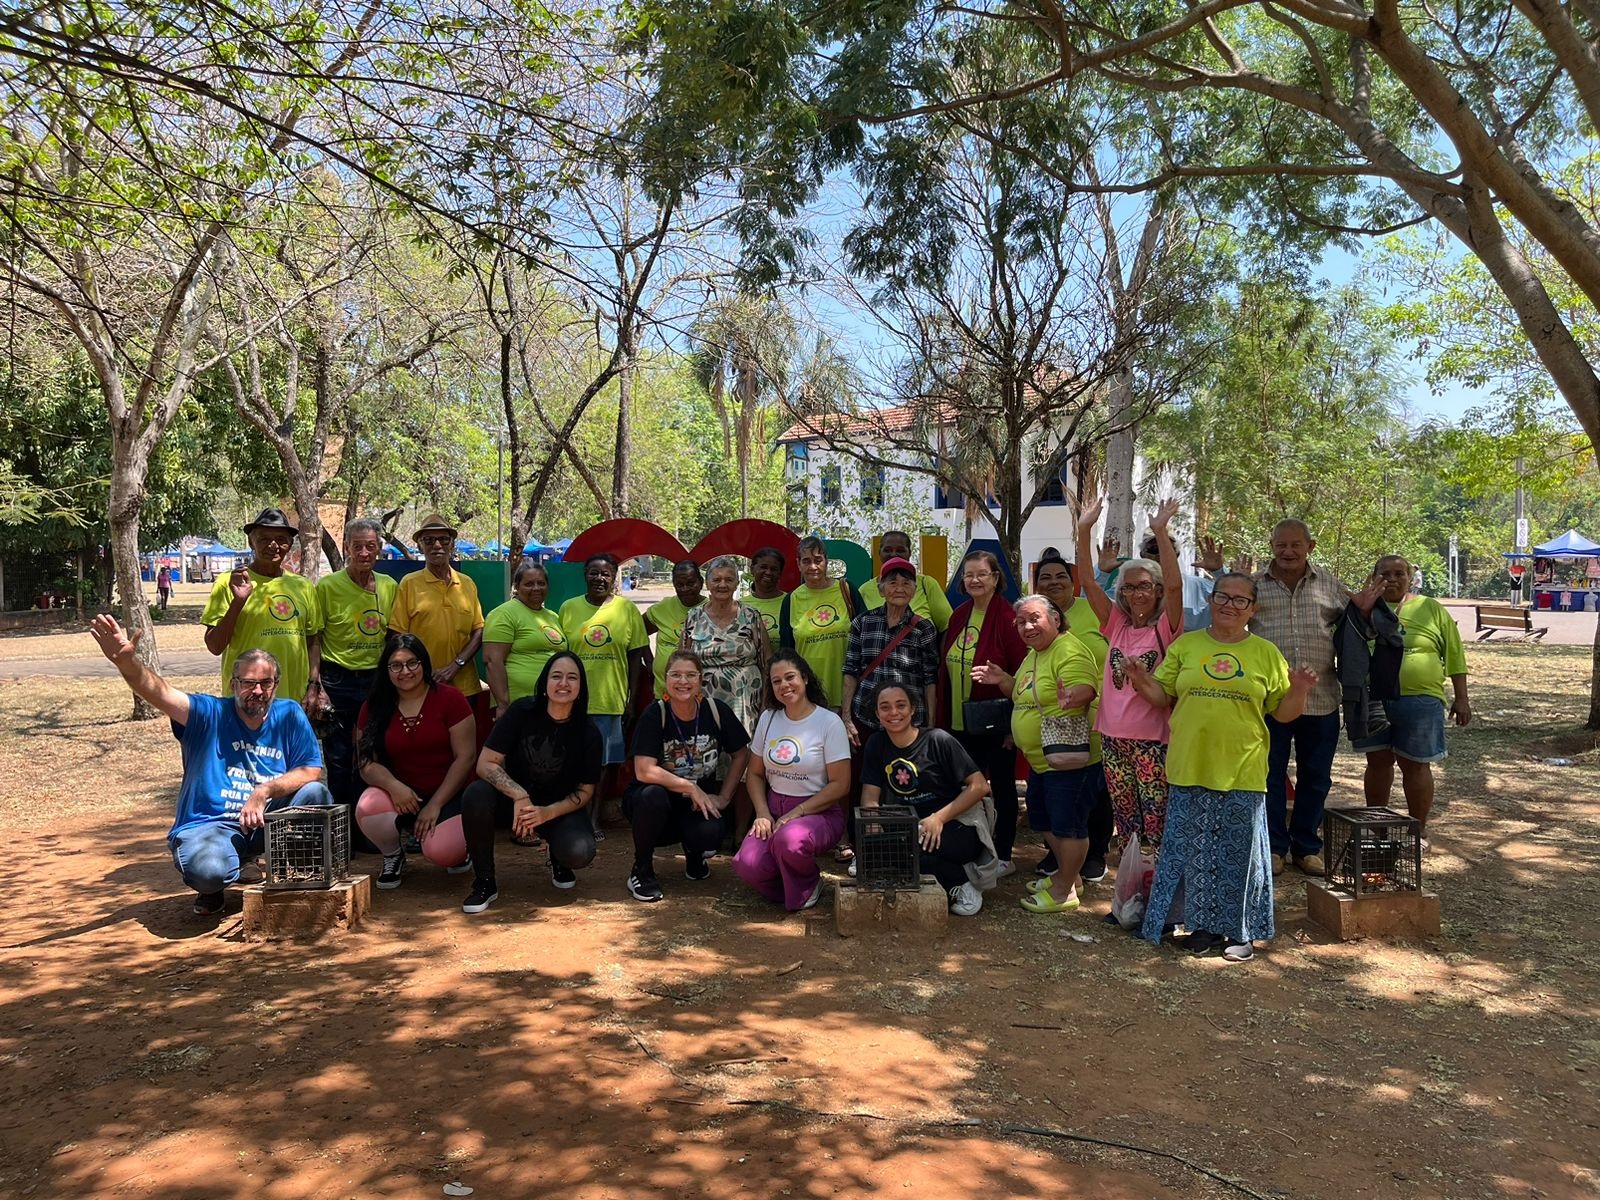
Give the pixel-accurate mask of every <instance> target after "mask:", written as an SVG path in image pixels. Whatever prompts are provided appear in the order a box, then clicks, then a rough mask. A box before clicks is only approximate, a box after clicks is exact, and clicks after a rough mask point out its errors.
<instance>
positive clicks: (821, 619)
mask: <svg viewBox="0 0 1600 1200" xmlns="http://www.w3.org/2000/svg"><path fill="white" fill-rule="evenodd" d="M838 619H839V610H838V609H836V608H834V607H833V605H831V604H819V605H817V607H816V608H813V609H812V610H811V623H812V624H813V625H815V626H816V627H817V628H818V629H826V628H827V627H828V626H829V625H832V624H833V623H834V622H835V621H837V620H838Z"/></svg>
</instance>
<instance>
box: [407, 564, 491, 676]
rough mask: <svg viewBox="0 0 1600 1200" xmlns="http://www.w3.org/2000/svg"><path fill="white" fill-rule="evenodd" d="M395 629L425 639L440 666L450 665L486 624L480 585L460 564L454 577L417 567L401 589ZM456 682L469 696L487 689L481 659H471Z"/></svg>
mask: <svg viewBox="0 0 1600 1200" xmlns="http://www.w3.org/2000/svg"><path fill="white" fill-rule="evenodd" d="M389 628H390V629H392V630H394V631H395V632H396V633H410V634H415V635H416V636H417V637H419V638H421V639H422V644H423V645H424V646H426V647H427V648H428V657H429V658H430V659H432V660H433V669H434V670H435V671H438V670H441V669H443V668H445V667H448V666H449V665H450V663H451V661H452V660H453V659H455V658H458V657H459V656H460V654H461V652H462V651H463V650H465V649H466V648H467V643H468V642H470V641H471V640H472V634H473V631H474V630H477V629H482V628H483V606H482V605H480V604H479V603H478V585H477V584H475V583H473V582H472V580H470V579H468V578H467V577H466V576H465V575H463V574H462V573H461V572H460V571H457V570H456V569H455V568H454V567H452V568H451V569H450V577H449V578H448V579H440V578H439V577H438V576H437V575H435V574H434V573H433V572H432V571H430V570H428V568H427V567H423V568H422V570H420V571H413V572H411V574H409V575H407V576H406V577H405V578H404V579H402V580H401V581H400V587H399V588H398V589H397V590H396V591H395V595H394V608H393V609H391V610H390V612H389ZM450 683H451V684H452V685H453V686H454V687H455V688H456V690H457V691H459V692H460V693H461V694H462V695H463V696H466V697H467V698H468V699H471V698H472V697H473V696H476V695H477V694H478V693H479V692H481V691H483V682H482V681H481V680H480V679H479V678H478V664H477V662H476V660H475V659H471V658H469V659H468V660H467V661H466V664H465V665H464V666H462V667H461V668H460V669H459V670H457V671H456V673H455V674H454V675H453V676H451V677H450Z"/></svg>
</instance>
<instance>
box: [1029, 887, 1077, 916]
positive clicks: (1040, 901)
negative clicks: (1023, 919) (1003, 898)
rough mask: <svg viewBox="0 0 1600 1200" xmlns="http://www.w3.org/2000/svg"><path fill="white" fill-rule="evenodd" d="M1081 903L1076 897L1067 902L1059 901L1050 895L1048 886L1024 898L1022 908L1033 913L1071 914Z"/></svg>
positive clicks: (1068, 899)
mask: <svg viewBox="0 0 1600 1200" xmlns="http://www.w3.org/2000/svg"><path fill="white" fill-rule="evenodd" d="M1079 903H1080V901H1079V899H1078V897H1077V896H1076V895H1074V896H1071V897H1069V898H1067V899H1066V900H1057V899H1056V898H1055V897H1054V896H1052V895H1051V894H1050V888H1049V885H1048V884H1047V885H1046V886H1044V887H1042V888H1038V889H1036V890H1035V891H1034V893H1033V894H1032V895H1031V896H1024V897H1023V898H1022V907H1023V908H1025V909H1027V910H1028V911H1029V912H1031V913H1059V912H1071V911H1072V910H1073V909H1075V908H1077V907H1078V905H1079Z"/></svg>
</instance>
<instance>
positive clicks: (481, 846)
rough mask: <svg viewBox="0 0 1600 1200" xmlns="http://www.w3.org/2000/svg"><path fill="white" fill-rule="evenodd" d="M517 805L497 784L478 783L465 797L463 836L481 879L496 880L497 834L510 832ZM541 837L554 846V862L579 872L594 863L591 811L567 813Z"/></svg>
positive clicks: (546, 825)
mask: <svg viewBox="0 0 1600 1200" xmlns="http://www.w3.org/2000/svg"><path fill="white" fill-rule="evenodd" d="M515 809H516V803H515V801H513V800H512V799H511V797H510V796H507V795H504V794H502V793H501V792H500V791H499V790H498V789H497V788H495V787H494V785H493V784H488V783H485V782H484V781H483V780H481V779H479V780H475V781H474V782H473V783H471V784H469V785H468V786H467V790H466V791H465V792H463V793H462V795H461V832H462V834H463V835H464V836H465V837H466V839H467V853H469V854H471V855H472V870H473V874H475V875H476V876H477V877H478V878H479V879H493V878H494V831H495V829H496V828H500V829H510V828H511V814H512V812H513V811H514V810H515ZM539 836H540V837H542V838H544V840H545V841H546V842H548V843H549V845H550V858H551V861H553V862H558V863H560V864H561V865H562V866H564V867H571V868H572V869H573V870H577V869H579V868H580V867H587V866H588V865H589V864H590V863H592V862H593V861H594V830H592V829H590V828H589V813H588V810H587V808H579V809H575V810H574V811H572V812H569V813H563V814H561V816H559V817H557V818H556V819H555V820H553V821H546V822H545V823H544V824H543V825H541V826H539Z"/></svg>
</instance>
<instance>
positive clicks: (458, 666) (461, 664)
mask: <svg viewBox="0 0 1600 1200" xmlns="http://www.w3.org/2000/svg"><path fill="white" fill-rule="evenodd" d="M455 663H456V670H458V671H459V670H460V669H461V668H462V667H464V666H466V665H467V660H466V659H464V658H458V659H456V660H455Z"/></svg>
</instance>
